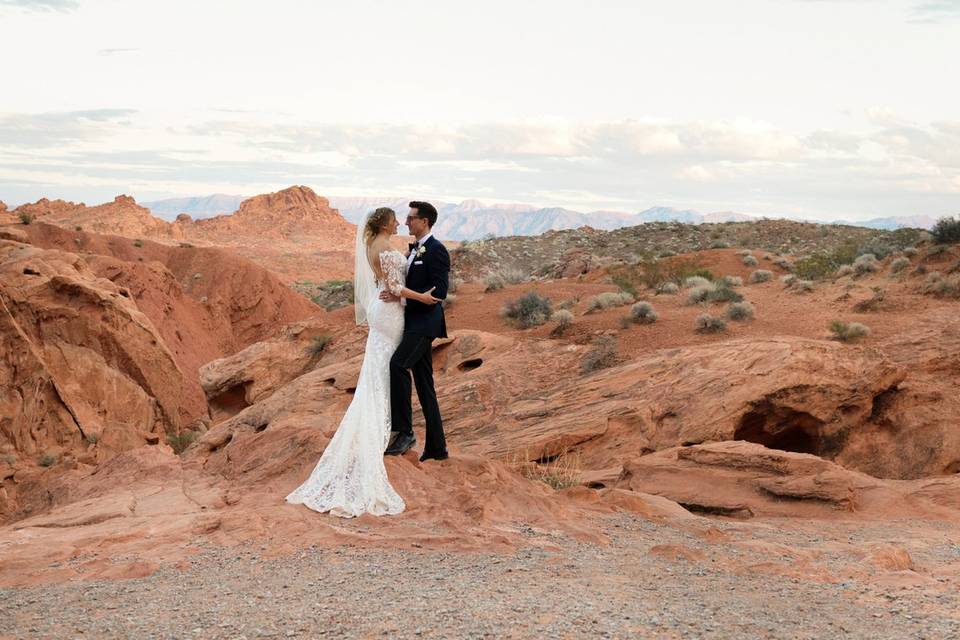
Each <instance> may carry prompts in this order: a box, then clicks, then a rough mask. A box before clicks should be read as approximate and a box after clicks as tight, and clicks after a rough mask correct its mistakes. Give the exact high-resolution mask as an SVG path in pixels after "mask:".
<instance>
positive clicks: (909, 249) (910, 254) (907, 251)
mask: <svg viewBox="0 0 960 640" xmlns="http://www.w3.org/2000/svg"><path fill="white" fill-rule="evenodd" d="M917 253H918V251H917V248H916V247H907V248H905V249H904V250H903V255H905V256H907V257H908V258H912V257H913V256H915V255H917Z"/></svg>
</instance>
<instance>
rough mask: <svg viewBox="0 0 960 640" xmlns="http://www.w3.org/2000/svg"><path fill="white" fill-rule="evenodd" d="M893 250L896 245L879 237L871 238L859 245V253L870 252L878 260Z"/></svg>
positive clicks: (895, 249)
mask: <svg viewBox="0 0 960 640" xmlns="http://www.w3.org/2000/svg"><path fill="white" fill-rule="evenodd" d="M895 251H897V248H896V247H894V246H892V245H891V244H889V243H887V242H885V241H883V240H881V239H880V238H871V239H870V240H867V241H866V242H864V243H863V244H862V245H860V254H861V255H866V254H870V255H872V256H873V257H874V258H877V259H879V260H883V259H884V258H886V257H887V256H889V255H890V254H892V253H894V252H895Z"/></svg>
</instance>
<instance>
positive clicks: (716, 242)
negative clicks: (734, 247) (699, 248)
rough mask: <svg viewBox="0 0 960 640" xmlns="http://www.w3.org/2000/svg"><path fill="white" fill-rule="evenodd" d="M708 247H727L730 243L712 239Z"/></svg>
mask: <svg viewBox="0 0 960 640" xmlns="http://www.w3.org/2000/svg"><path fill="white" fill-rule="evenodd" d="M710 248H711V249H729V248H730V243H729V242H724V241H723V240H714V241H713V242H711V243H710Z"/></svg>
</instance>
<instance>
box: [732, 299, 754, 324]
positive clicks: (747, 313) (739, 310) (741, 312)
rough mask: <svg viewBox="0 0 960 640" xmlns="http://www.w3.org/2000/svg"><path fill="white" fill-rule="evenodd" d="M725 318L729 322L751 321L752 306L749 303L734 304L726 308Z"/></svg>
mask: <svg viewBox="0 0 960 640" xmlns="http://www.w3.org/2000/svg"><path fill="white" fill-rule="evenodd" d="M727 318H728V319H730V320H751V319H752V318H753V305H752V304H750V303H749V302H745V301H744V302H734V303H732V304H731V305H730V306H729V307H727Z"/></svg>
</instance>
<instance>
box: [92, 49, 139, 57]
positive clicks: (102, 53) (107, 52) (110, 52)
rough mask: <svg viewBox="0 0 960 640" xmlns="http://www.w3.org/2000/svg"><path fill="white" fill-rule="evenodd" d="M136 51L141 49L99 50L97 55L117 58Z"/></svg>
mask: <svg viewBox="0 0 960 640" xmlns="http://www.w3.org/2000/svg"><path fill="white" fill-rule="evenodd" d="M135 51H140V49H138V48H136V47H134V48H130V49H97V55H100V56H115V55H119V54H123V53H133V52H135Z"/></svg>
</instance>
